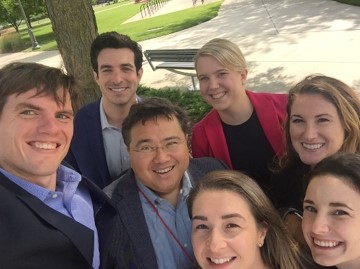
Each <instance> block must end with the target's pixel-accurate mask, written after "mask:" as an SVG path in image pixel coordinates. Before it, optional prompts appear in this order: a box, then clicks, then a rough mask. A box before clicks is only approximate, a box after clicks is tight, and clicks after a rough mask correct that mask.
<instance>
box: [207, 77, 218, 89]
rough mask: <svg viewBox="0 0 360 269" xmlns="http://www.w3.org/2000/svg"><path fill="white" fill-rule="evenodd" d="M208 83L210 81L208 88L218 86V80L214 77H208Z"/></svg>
mask: <svg viewBox="0 0 360 269" xmlns="http://www.w3.org/2000/svg"><path fill="white" fill-rule="evenodd" d="M209 83H210V85H209V88H210V89H217V88H219V82H218V80H217V79H216V78H215V77H211V78H209Z"/></svg>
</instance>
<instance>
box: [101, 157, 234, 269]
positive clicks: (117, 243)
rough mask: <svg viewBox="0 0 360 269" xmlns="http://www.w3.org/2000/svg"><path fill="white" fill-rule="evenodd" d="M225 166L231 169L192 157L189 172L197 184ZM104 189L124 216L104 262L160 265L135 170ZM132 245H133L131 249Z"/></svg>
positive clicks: (120, 265) (133, 268)
mask: <svg viewBox="0 0 360 269" xmlns="http://www.w3.org/2000/svg"><path fill="white" fill-rule="evenodd" d="M224 169H227V167H226V165H225V164H224V163H222V162H221V161H219V160H217V159H214V158H198V159H192V160H190V165H189V168H188V172H189V176H190V179H191V181H192V183H193V185H194V184H196V182H197V181H198V180H199V179H200V178H201V177H203V176H204V175H205V174H207V173H208V172H210V171H214V170H224ZM104 191H105V192H106V193H107V194H108V195H109V196H110V197H111V199H112V201H113V203H114V205H115V206H116V208H117V209H118V213H119V216H120V218H119V219H117V220H116V221H117V225H115V226H116V230H114V234H113V236H112V240H113V242H112V246H111V250H110V251H109V256H108V257H107V259H105V261H104V262H105V263H106V267H107V268H119V269H120V268H131V269H138V268H146V269H156V268H158V265H157V262H156V255H155V251H154V249H153V245H152V242H151V238H150V233H149V230H148V228H147V225H146V220H145V216H144V213H143V210H142V206H141V201H140V197H139V193H138V190H137V186H136V181H135V176H134V172H133V170H132V169H129V170H128V171H127V172H126V173H125V174H124V175H123V176H122V177H120V179H118V180H116V181H114V182H113V183H112V184H111V185H109V186H108V187H106V188H105V189H104ZM129 240H130V241H129ZM109 244H110V242H109ZM129 245H130V246H131V248H132V249H131V250H130V251H129ZM172 269H175V268H172Z"/></svg>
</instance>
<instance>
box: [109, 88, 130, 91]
mask: <svg viewBox="0 0 360 269" xmlns="http://www.w3.org/2000/svg"><path fill="white" fill-rule="evenodd" d="M108 89H110V90H111V91H113V92H123V91H125V90H126V89H127V88H125V87H120V88H108Z"/></svg>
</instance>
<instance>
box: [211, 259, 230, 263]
mask: <svg viewBox="0 0 360 269" xmlns="http://www.w3.org/2000/svg"><path fill="white" fill-rule="evenodd" d="M210 260H211V261H212V262H213V263H215V264H223V263H226V262H229V261H231V258H222V259H213V258H210Z"/></svg>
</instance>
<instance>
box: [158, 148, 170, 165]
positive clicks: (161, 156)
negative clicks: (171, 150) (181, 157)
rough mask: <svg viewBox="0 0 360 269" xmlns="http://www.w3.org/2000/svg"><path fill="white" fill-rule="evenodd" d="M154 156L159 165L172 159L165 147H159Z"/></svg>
mask: <svg viewBox="0 0 360 269" xmlns="http://www.w3.org/2000/svg"><path fill="white" fill-rule="evenodd" d="M154 154H155V155H154V161H155V162H157V163H164V162H166V161H168V160H169V159H170V155H169V154H168V153H167V152H166V151H165V150H164V148H163V147H157V148H156V150H155V152H154Z"/></svg>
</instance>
